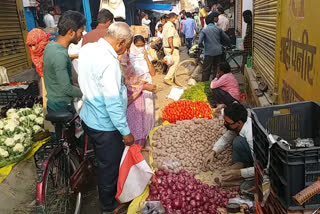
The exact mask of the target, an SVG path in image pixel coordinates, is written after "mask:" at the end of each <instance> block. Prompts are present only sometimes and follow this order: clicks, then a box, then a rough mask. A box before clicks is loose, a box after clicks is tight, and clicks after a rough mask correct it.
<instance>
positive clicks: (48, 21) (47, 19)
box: [43, 7, 57, 28]
mask: <svg viewBox="0 0 320 214" xmlns="http://www.w3.org/2000/svg"><path fill="white" fill-rule="evenodd" d="M53 16H54V8H53V7H50V8H49V9H48V13H47V14H46V15H45V16H44V17H43V21H44V23H45V25H46V28H54V27H57V25H56V24H55V22H54V18H53Z"/></svg>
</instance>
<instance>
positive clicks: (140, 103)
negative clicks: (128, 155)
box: [120, 48, 156, 147]
mask: <svg viewBox="0 0 320 214" xmlns="http://www.w3.org/2000/svg"><path fill="white" fill-rule="evenodd" d="M143 54H144V53H143ZM130 55H131V48H130ZM120 62H121V66H122V70H123V75H124V81H125V85H126V87H127V91H128V109H127V121H128V124H129V127H130V131H131V133H132V134H133V136H134V138H135V144H139V145H141V146H142V147H144V146H145V143H146V141H147V138H148V134H149V132H150V130H151V129H152V128H153V126H154V105H153V92H154V91H155V89H156V87H155V86H154V85H152V78H151V76H150V77H148V75H139V73H137V70H135V69H134V67H133V65H132V64H131V61H130V58H129V54H128V53H126V54H124V55H123V56H122V57H121V60H120Z"/></svg>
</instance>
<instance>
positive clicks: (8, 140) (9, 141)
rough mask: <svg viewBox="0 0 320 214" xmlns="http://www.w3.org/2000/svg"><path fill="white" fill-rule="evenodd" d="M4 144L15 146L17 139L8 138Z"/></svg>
mask: <svg viewBox="0 0 320 214" xmlns="http://www.w3.org/2000/svg"><path fill="white" fill-rule="evenodd" d="M4 144H5V145H6V146H8V147H13V146H14V145H15V141H14V139H13V138H7V139H6V140H5V141H4Z"/></svg>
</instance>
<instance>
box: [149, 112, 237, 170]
mask: <svg viewBox="0 0 320 214" xmlns="http://www.w3.org/2000/svg"><path fill="white" fill-rule="evenodd" d="M224 133H225V128H224V120H223V119H222V118H220V119H219V118H214V119H207V118H201V119H198V118H194V119H192V120H184V121H177V123H176V124H170V125H165V126H163V127H160V128H159V129H158V130H157V131H156V132H155V133H154V135H153V137H152V139H153V143H152V146H153V158H154V164H153V166H154V168H155V170H158V169H163V170H169V171H173V172H179V171H180V170H183V169H184V170H187V171H188V172H191V173H195V174H197V173H200V172H201V168H202V166H203V162H204V160H205V158H206V157H207V156H208V153H210V152H211V151H212V148H213V144H214V143H215V142H216V141H217V140H218V139H219V138H220V137H221V136H222V135H223V134H224ZM213 165H214V166H215V167H211V166H209V167H207V169H203V171H207V170H209V169H210V168H220V167H226V166H229V165H231V153H230V150H226V151H225V152H223V153H222V154H221V155H219V156H218V159H217V163H214V164H213Z"/></svg>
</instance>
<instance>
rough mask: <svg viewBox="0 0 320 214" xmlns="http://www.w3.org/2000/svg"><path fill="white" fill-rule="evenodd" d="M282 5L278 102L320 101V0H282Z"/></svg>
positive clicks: (277, 63) (278, 58) (278, 50)
mask: <svg viewBox="0 0 320 214" xmlns="http://www.w3.org/2000/svg"><path fill="white" fill-rule="evenodd" d="M279 1H280V0H279ZM279 7H280V8H279V9H280V10H279V13H280V16H278V22H280V23H279V24H278V30H277V32H278V33H280V35H278V37H277V51H276V52H277V56H276V57H277V58H276V67H277V75H278V78H276V79H278V86H279V100H278V102H279V103H288V102H295V101H302V100H315V101H319V102H320V16H319V15H320V0H282V1H281V2H280V4H279Z"/></svg>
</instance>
